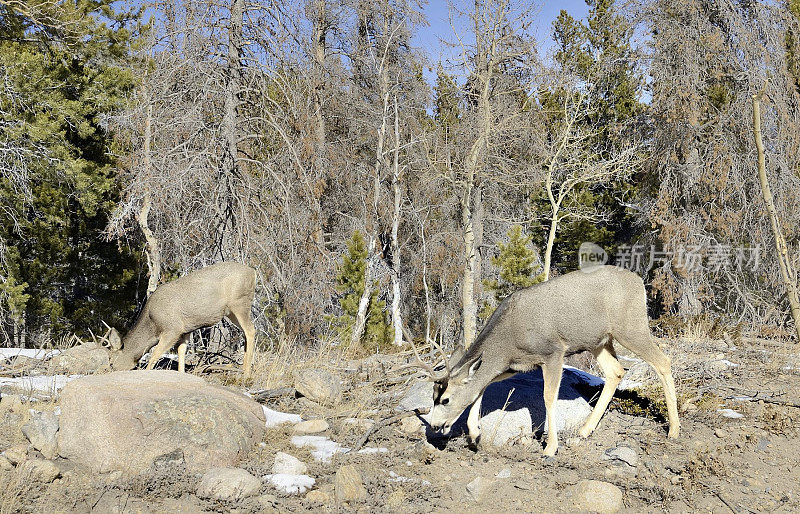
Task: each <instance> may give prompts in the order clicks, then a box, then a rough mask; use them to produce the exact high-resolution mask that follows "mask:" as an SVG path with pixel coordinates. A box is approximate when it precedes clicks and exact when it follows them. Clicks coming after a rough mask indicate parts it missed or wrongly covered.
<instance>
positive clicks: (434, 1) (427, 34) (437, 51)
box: [414, 0, 589, 67]
mask: <svg viewBox="0 0 800 514" xmlns="http://www.w3.org/2000/svg"><path fill="white" fill-rule="evenodd" d="M522 1H525V0H522ZM454 3H455V4H456V5H462V6H464V9H463V10H466V9H469V8H470V6H471V4H472V1H470V0H454ZM534 5H536V8H537V9H538V11H539V14H538V16H537V21H538V23H537V24H536V25H537V26H536V27H535V34H536V37H537V39H538V40H539V45H540V46H539V53H540V55H542V56H545V55H546V54H547V52H548V51H549V50H550V48H551V46H552V39H551V37H550V35H551V33H552V23H553V20H555V19H556V17H557V16H558V13H559V12H560V11H561V10H562V9H564V10H566V11H567V12H568V13H570V14H571V15H572V16H573V17H574V18H576V19H584V18H585V17H586V15H587V13H588V12H589V7H588V6H587V5H586V2H585V1H584V0H561V1H552V0H551V1H544V2H539V3H536V4H534ZM424 12H425V16H426V17H427V18H428V23H429V24H430V26H429V27H423V28H421V29H419V30H418V32H417V34H416V37H415V38H414V43H415V44H416V46H418V47H420V48H423V49H424V50H425V53H427V55H428V56H429V58H430V60H431V65H432V66H434V67H435V65H436V63H437V62H438V61H439V60H440V59H441V60H446V59H447V58H448V57H449V56H451V55H452V52H453V49H451V48H448V47H447V45H445V44H443V43H442V42H441V40H445V41H454V40H455V37H454V35H453V29H452V28H451V26H450V21H449V15H448V8H447V1H446V0H430V3H429V4H428V5H427V6H425V8H424Z"/></svg>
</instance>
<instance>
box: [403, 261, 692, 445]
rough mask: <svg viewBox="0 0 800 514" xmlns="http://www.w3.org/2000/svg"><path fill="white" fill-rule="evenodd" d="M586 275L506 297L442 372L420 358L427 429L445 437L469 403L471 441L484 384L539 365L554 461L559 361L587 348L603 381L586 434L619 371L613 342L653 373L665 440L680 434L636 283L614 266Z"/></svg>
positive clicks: (664, 367)
mask: <svg viewBox="0 0 800 514" xmlns="http://www.w3.org/2000/svg"><path fill="white" fill-rule="evenodd" d="M590 270H591V271H575V272H572V273H567V274H566V275H562V276H560V277H558V278H554V279H553V280H550V281H547V282H543V283H541V284H537V285H535V286H532V287H529V288H526V289H522V290H520V291H517V292H515V293H513V294H512V295H511V296H509V297H507V298H506V299H505V300H503V301H502V303H501V304H500V306H499V307H498V308H497V310H496V311H495V312H494V313H493V314H492V316H491V317H490V318H489V320H488V321H487V322H486V326H485V327H484V328H483V330H482V331H481V333H480V334H479V335H478V337H477V338H476V340H475V342H474V343H472V345H470V347H469V348H468V349H467V350H466V351H465V352H464V351H460V352H457V354H454V355H453V356H452V357H451V358H450V359H449V361H448V360H447V358H446V357H445V366H446V370H443V372H442V371H438V370H437V369H434V368H433V367H432V366H430V365H427V364H425V363H424V362H422V360H419V363H420V365H422V366H424V367H426V368H427V369H428V370H429V372H430V374H431V378H432V379H433V380H434V382H435V384H434V390H433V401H434V406H433V409H432V410H431V413H430V424H431V427H433V428H434V429H436V430H440V431H441V432H443V433H444V434H447V433H449V432H450V428H451V427H452V426H453V423H455V421H456V420H457V419H458V418H459V416H460V415H461V413H462V412H464V410H465V409H466V408H467V407H469V406H470V405H472V408H471V410H470V413H469V417H468V419H467V430H468V432H469V439H470V442H471V443H472V444H475V443H476V442H477V438H478V436H479V435H480V427H479V420H480V405H481V399H482V398H483V393H484V391H485V390H486V387H487V386H488V385H489V384H491V383H492V382H497V381H500V380H503V379H505V378H508V377H510V376H512V375H513V374H515V373H518V372H525V371H530V370H531V369H533V368H535V367H537V366H541V368H542V374H543V376H544V404H545V409H546V411H547V428H548V430H547V445H546V447H545V449H544V455H545V456H547V457H552V456H554V455H555V453H556V450H557V449H558V434H557V433H556V427H555V423H554V421H553V416H552V413H553V407H554V405H555V401H556V399H557V398H558V389H559V386H560V384H561V370H562V368H563V364H564V356H566V355H571V354H574V353H578V352H581V351H587V350H588V351H590V352H592V353H593V354H594V356H595V357H596V358H597V364H598V366H599V367H600V369H601V370H602V372H603V375H604V376H605V385H604V386H603V390H602V392H601V393H600V398H599V399H598V400H597V404H596V405H595V407H594V410H593V411H592V413H591V414H590V415H589V417H588V419H587V420H586V422H585V423H584V425H583V428H581V430H580V432H579V434H580V436H581V437H588V436H589V434H591V433H592V432H593V431H594V429H595V428H596V427H597V424H598V422H599V421H600V418H601V417H602V416H603V413H604V412H605V410H606V407H607V406H608V403H609V401H610V400H611V397H612V396H613V395H614V391H615V390H616V388H617V385H619V382H620V381H621V380H622V376H623V374H624V373H625V369H624V368H623V367H622V366H621V365H620V363H619V361H618V360H617V357H616V353H615V352H614V346H613V342H614V341H616V342H617V343H619V344H621V345H622V346H624V347H625V348H627V349H629V350H631V351H632V352H633V353H635V354H636V355H638V356H639V357H641V358H642V359H644V360H645V361H646V362H647V363H649V364H650V365H651V366H653V368H654V369H655V371H656V373H657V374H658V376H659V378H660V379H661V384H662V386H663V387H664V395H665V396H666V400H667V413H668V416H669V437H670V438H674V437H678V433H679V432H680V423H679V421H678V407H677V399H676V394H675V383H674V381H673V378H672V372H671V370H670V359H669V357H667V356H666V355H664V353H663V352H662V351H661V350H660V349H659V348H658V346H657V345H656V343H655V341H653V337H652V336H651V335H650V326H649V323H648V318H647V306H646V294H645V289H644V283H643V282H642V279H641V278H640V277H639V276H638V275H636V274H635V273H633V272H631V271H626V270H623V269H621V268H617V267H614V266H602V267H595V268H590ZM415 353H416V352H415ZM417 359H419V354H417Z"/></svg>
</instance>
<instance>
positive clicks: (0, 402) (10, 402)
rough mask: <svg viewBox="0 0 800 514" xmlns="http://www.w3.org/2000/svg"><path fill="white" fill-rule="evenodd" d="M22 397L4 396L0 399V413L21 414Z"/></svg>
mask: <svg viewBox="0 0 800 514" xmlns="http://www.w3.org/2000/svg"><path fill="white" fill-rule="evenodd" d="M22 409H23V407H22V396H20V395H18V394H4V395H3V397H2V398H0V413H3V412H12V413H16V414H19V413H21V412H22Z"/></svg>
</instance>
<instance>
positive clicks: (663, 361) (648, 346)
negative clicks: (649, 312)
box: [614, 325, 681, 439]
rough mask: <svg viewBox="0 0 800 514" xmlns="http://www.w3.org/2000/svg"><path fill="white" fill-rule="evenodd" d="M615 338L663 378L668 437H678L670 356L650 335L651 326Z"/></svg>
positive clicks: (678, 428) (676, 403)
mask: <svg viewBox="0 0 800 514" xmlns="http://www.w3.org/2000/svg"><path fill="white" fill-rule="evenodd" d="M614 338H615V339H616V340H617V341H619V343H620V344H621V345H623V346H624V347H625V348H628V349H629V350H631V351H632V352H633V353H635V354H636V355H638V356H639V357H641V358H642V359H643V360H644V361H645V362H647V363H648V364H650V365H651V366H652V367H653V369H654V370H655V371H656V374H657V375H658V378H659V379H660V380H661V386H662V387H663V388H664V396H665V398H666V401H667V415H668V417H669V434H668V435H667V437H669V438H670V439H674V438H676V437H678V434H680V430H681V424H680V421H679V420H678V397H677V394H676V392H675V380H673V378H672V369H671V367H670V358H669V357H667V356H666V355H665V354H664V352H662V351H661V349H660V348H659V347H658V345H657V344H656V343H655V341H653V337H652V336H651V335H650V328H649V327H647V326H646V325H645V326H644V327H642V328H640V329H639V330H638V331H637V332H634V333H633V334H632V335H626V336H622V337H617V335H616V334H615V335H614Z"/></svg>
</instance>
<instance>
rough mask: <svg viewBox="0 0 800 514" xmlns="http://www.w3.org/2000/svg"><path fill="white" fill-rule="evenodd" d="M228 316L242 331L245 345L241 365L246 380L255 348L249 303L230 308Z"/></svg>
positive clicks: (251, 366) (254, 333)
mask: <svg viewBox="0 0 800 514" xmlns="http://www.w3.org/2000/svg"><path fill="white" fill-rule="evenodd" d="M228 318H230V320H231V321H233V323H234V324H235V325H236V326H237V327H239V328H240V329H242V332H244V341H245V346H244V362H243V364H242V367H243V368H244V379H245V380H247V379H248V378H250V375H251V373H252V370H253V354H254V353H255V349H256V327H255V326H254V325H253V319H252V317H251V315H250V304H247V305H243V306H237V307H236V308H232V309H231V314H230V316H228Z"/></svg>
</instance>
